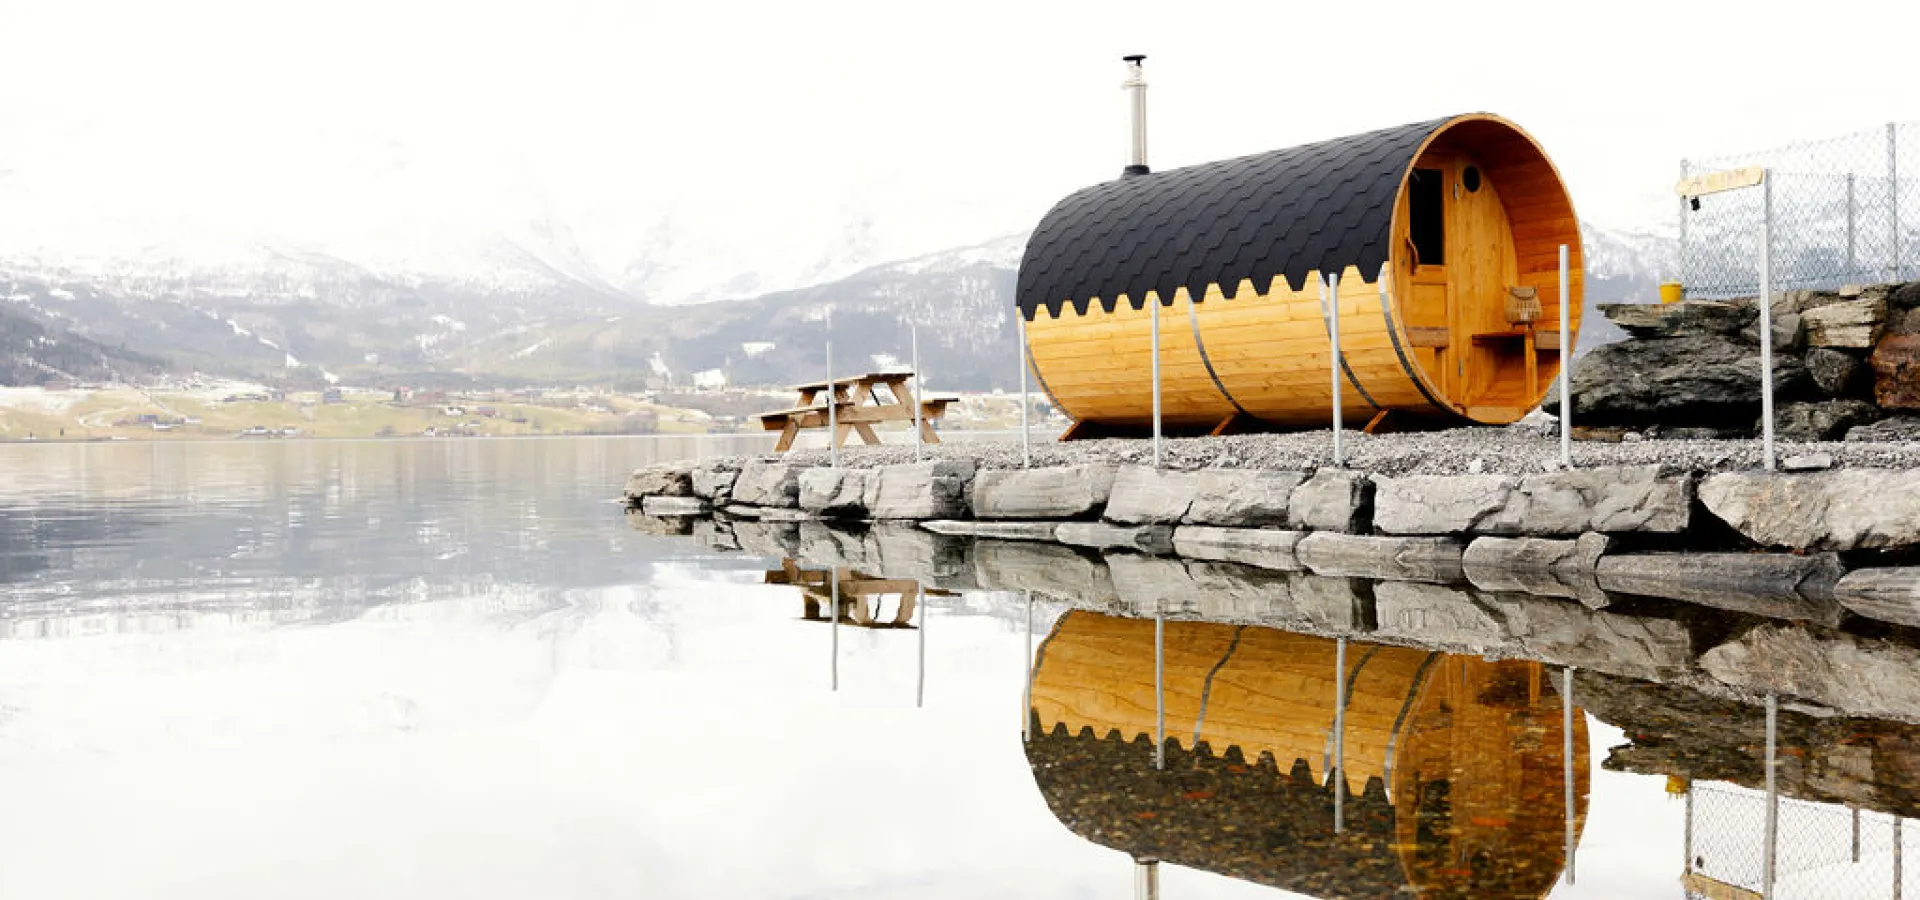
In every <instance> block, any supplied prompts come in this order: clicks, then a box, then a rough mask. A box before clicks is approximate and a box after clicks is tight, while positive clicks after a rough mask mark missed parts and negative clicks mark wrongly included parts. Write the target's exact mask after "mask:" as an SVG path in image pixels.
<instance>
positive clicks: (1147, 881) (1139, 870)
mask: <svg viewBox="0 0 1920 900" xmlns="http://www.w3.org/2000/svg"><path fill="white" fill-rule="evenodd" d="M1133 897H1134V900H1160V861H1159V860H1157V859H1154V858H1152V857H1148V858H1146V859H1136V860H1134V861H1133Z"/></svg>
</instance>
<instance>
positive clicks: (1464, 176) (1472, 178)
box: [1460, 166, 1480, 194]
mask: <svg viewBox="0 0 1920 900" xmlns="http://www.w3.org/2000/svg"><path fill="white" fill-rule="evenodd" d="M1460 183H1461V184H1463V185H1465V186H1466V188H1467V193H1469V194H1471V193H1474V192H1476V191H1478V190H1480V167H1479V166H1468V167H1467V170H1466V171H1464V172H1461V173H1460Z"/></svg>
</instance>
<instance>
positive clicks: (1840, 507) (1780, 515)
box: [1700, 469, 1920, 552]
mask: <svg viewBox="0 0 1920 900" xmlns="http://www.w3.org/2000/svg"><path fill="white" fill-rule="evenodd" d="M1700 502H1701V503H1702V504H1703V505H1704V506H1706V508H1707V510H1708V511H1709V512H1711V513H1713V514H1714V515H1715V516H1717V517H1719V518H1720V520H1721V521H1723V522H1726V523H1727V524H1728V525H1731V526H1733V528H1734V529H1735V530H1737V531H1739V532H1740V533H1741V534H1743V535H1746V536H1747V537H1748V538H1750V539H1752V540H1753V541H1754V543H1757V544H1760V545H1761V546H1766V547H1786V548H1789V549H1793V550H1835V551H1840V552H1846V551H1849V550H1869V549H1884V548H1889V547H1908V546H1913V545H1916V544H1920V471H1916V470H1912V469H1838V470H1834V471H1830V472H1816V473H1813V474H1804V475H1802V474H1786V473H1779V472H1728V473H1723V474H1720V475H1714V476H1712V477H1709V478H1708V479H1707V480H1706V481H1705V482H1704V483H1702V484H1701V485H1700Z"/></svg>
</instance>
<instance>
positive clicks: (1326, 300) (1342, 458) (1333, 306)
mask: <svg viewBox="0 0 1920 900" xmlns="http://www.w3.org/2000/svg"><path fill="white" fill-rule="evenodd" d="M1320 306H1321V308H1322V309H1323V310H1325V312H1326V314H1327V340H1328V342H1329V343H1330V344H1331V345H1332V347H1333V356H1332V359H1331V361H1330V363H1329V366H1328V367H1329V368H1330V369H1332V372H1333V464H1334V465H1335V466H1336V467H1339V466H1345V465H1346V464H1347V452H1346V448H1345V447H1344V446H1343V445H1342V444H1341V442H1340V431H1341V428H1340V419H1341V409H1340V274H1339V273H1338V272H1336V273H1334V274H1332V275H1329V276H1327V278H1326V280H1324V281H1322V282H1321V283H1320Z"/></svg>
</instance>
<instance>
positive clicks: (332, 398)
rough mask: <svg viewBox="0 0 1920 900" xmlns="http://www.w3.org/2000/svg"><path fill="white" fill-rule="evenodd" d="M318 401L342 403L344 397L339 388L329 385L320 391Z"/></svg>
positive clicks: (344, 399)
mask: <svg viewBox="0 0 1920 900" xmlns="http://www.w3.org/2000/svg"><path fill="white" fill-rule="evenodd" d="M320 402H321V403H344V402H346V397H345V396H343V395H342V394H341V393H340V389H339V388H337V387H330V388H327V389H326V390H324V391H321V392H320Z"/></svg>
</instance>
